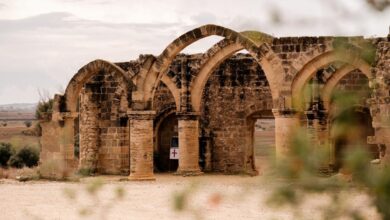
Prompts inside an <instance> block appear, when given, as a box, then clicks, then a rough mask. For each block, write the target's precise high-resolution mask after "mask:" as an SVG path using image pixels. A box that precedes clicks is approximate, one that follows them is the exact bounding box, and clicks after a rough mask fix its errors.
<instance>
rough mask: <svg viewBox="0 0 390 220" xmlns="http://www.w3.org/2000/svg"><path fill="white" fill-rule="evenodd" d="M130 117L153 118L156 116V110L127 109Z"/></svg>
mask: <svg viewBox="0 0 390 220" xmlns="http://www.w3.org/2000/svg"><path fill="white" fill-rule="evenodd" d="M127 116H128V117H129V119H137V120H153V119H154V117H155V116H156V111H127Z"/></svg>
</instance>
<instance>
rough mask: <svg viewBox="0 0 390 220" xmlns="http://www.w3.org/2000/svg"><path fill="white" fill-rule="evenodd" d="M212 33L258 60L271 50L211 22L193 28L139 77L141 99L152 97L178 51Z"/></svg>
mask: <svg viewBox="0 0 390 220" xmlns="http://www.w3.org/2000/svg"><path fill="white" fill-rule="evenodd" d="M252 34H253V33H252ZM212 35H217V36H221V37H225V38H226V39H228V40H230V41H232V42H236V43H238V44H240V45H242V47H243V48H245V49H247V50H248V51H250V52H252V53H253V54H254V55H256V56H255V58H256V59H257V60H260V59H261V58H262V57H263V55H264V54H266V53H268V51H270V50H271V49H270V47H269V46H268V45H265V44H263V42H261V40H260V41H259V40H258V39H257V40H252V39H253V37H252V38H251V36H250V34H246V36H248V37H246V36H244V35H242V34H240V33H238V32H235V31H233V30H231V29H228V28H225V27H222V26H218V25H212V24H209V25H204V26H201V27H198V28H195V29H193V30H191V31H188V32H187V33H185V34H183V35H181V36H180V37H178V38H177V39H175V40H174V41H173V42H172V43H170V44H169V45H168V47H166V49H165V50H164V51H163V52H162V53H161V54H160V55H159V56H158V57H157V59H156V61H155V62H154V63H153V64H152V66H151V68H150V69H149V71H147V72H146V71H145V75H144V76H142V77H141V79H142V81H141V82H140V83H139V84H138V91H142V94H141V96H142V98H143V101H145V102H147V101H149V100H150V99H152V98H153V94H154V91H155V89H156V88H157V86H158V83H159V82H160V80H161V79H162V78H164V76H165V75H166V74H165V72H166V70H167V69H168V67H169V65H170V64H171V63H172V61H173V59H174V58H175V56H176V55H177V54H178V53H179V52H180V51H182V50H183V49H184V48H186V47H187V46H189V45H190V44H192V43H194V42H196V41H198V40H200V39H202V38H205V37H208V36H212ZM255 42H256V43H255ZM260 46H261V47H260ZM168 80H170V79H166V80H165V81H166V82H165V84H166V85H168V84H171V83H169V82H167V81H168Z"/></svg>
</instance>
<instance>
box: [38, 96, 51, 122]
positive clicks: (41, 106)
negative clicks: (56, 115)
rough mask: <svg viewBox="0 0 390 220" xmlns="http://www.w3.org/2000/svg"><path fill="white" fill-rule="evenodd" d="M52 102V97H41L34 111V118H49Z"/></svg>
mask: <svg viewBox="0 0 390 220" xmlns="http://www.w3.org/2000/svg"><path fill="white" fill-rule="evenodd" d="M53 103H54V99H46V100H44V99H42V100H41V101H39V102H38V105H37V109H36V111H35V118H36V119H38V120H49V119H50V118H51V114H52V113H53Z"/></svg>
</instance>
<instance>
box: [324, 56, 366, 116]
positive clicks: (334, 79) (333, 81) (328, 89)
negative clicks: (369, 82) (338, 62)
mask: <svg viewBox="0 0 390 220" xmlns="http://www.w3.org/2000/svg"><path fill="white" fill-rule="evenodd" d="M365 65H368V64H365V63H363V64H362V66H360V67H358V68H357V67H355V66H352V65H350V64H345V65H344V66H342V67H341V68H340V69H338V70H337V71H336V72H335V73H334V74H332V76H331V77H330V78H329V79H328V80H327V81H326V84H325V86H324V88H323V89H322V92H321V96H322V100H323V101H324V106H325V109H329V105H330V99H331V95H332V92H333V90H334V88H335V87H336V86H337V84H338V82H339V81H340V80H341V79H342V78H343V77H344V76H346V75H348V74H349V73H350V72H351V71H353V70H355V69H359V70H360V71H361V72H362V73H363V74H364V75H365V76H366V77H367V78H368V79H371V78H372V73H371V71H370V69H369V68H370V67H369V66H365Z"/></svg>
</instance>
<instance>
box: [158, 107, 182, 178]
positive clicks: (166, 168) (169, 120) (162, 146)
mask: <svg viewBox="0 0 390 220" xmlns="http://www.w3.org/2000/svg"><path fill="white" fill-rule="evenodd" d="M177 125H178V120H177V116H176V114H175V112H173V113H171V114H169V115H168V116H167V117H165V118H164V119H163V120H162V121H161V123H160V125H159V126H158V128H157V129H158V132H157V138H156V139H157V140H156V142H157V147H156V148H157V149H155V160H154V161H155V168H156V171H158V172H175V171H176V170H177V168H178V160H177V159H173V158H172V157H170V149H171V148H172V147H174V148H175V147H178V130H177V129H178V126H177ZM173 154H176V152H173ZM174 157H176V155H174Z"/></svg>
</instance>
